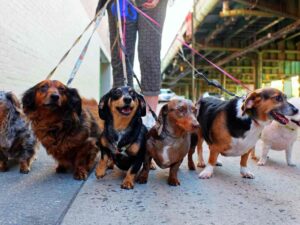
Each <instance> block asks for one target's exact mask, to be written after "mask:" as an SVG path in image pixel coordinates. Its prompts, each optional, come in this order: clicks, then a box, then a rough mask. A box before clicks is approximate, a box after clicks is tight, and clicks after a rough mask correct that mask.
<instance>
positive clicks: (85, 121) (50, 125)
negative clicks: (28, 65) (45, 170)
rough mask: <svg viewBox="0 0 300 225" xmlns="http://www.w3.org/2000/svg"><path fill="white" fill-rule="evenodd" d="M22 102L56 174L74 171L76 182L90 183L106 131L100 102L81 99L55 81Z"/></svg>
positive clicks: (35, 89) (27, 94)
mask: <svg viewBox="0 0 300 225" xmlns="http://www.w3.org/2000/svg"><path fill="white" fill-rule="evenodd" d="M22 102H23V109H24V112H25V114H26V115H27V116H28V118H29V119H30V121H31V122H32V127H33V130H34V132H35V134H36V136H37V138H38V139H39V141H40V142H41V143H42V144H43V146H44V147H45V148H46V151H47V153H48V154H50V155H52V156H53V158H54V159H55V160H56V161H57V162H58V166H57V168H56V172H58V173H63V172H66V171H67V170H72V171H73V177H74V179H77V180H85V179H87V176H88V172H89V171H90V169H91V168H92V167H93V165H94V161H95V158H96V155H97V153H98V151H99V148H98V146H97V142H98V140H99V138H100V134H101V131H102V130H103V122H102V121H101V120H100V119H99V117H98V115H97V114H98V113H97V112H98V106H97V102H96V101H95V100H86V99H82V98H81V97H80V96H79V94H78V92H77V90H76V89H74V88H68V87H66V86H65V85H64V84H62V83H61V82H59V81H56V80H44V81H42V82H40V83H38V84H37V85H35V86H34V87H32V88H30V89H29V90H27V91H26V92H25V93H24V96H23V99H22Z"/></svg>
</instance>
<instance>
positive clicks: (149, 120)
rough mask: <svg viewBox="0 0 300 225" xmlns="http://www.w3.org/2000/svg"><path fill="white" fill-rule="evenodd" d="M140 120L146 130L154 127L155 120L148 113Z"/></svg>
mask: <svg viewBox="0 0 300 225" xmlns="http://www.w3.org/2000/svg"><path fill="white" fill-rule="evenodd" d="M142 120H143V124H144V125H145V126H146V128H147V130H150V129H151V128H152V127H153V126H154V125H155V119H154V118H153V116H152V114H151V113H150V112H149V113H148V114H147V115H146V116H144V117H143V118H142Z"/></svg>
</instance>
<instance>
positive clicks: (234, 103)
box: [197, 88, 298, 179]
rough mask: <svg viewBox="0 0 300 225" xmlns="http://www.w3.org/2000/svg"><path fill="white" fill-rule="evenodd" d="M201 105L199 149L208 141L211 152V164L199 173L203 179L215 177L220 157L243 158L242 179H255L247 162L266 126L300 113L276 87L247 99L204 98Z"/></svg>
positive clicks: (251, 95) (253, 94)
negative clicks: (215, 169) (223, 99)
mask: <svg viewBox="0 0 300 225" xmlns="http://www.w3.org/2000/svg"><path fill="white" fill-rule="evenodd" d="M198 104H199V112H198V115H197V119H198V121H199V123H200V127H201V129H200V132H199V135H198V137H199V144H198V146H199V145H200V146H201V145H202V143H203V139H204V140H205V141H206V142H207V144H208V145H209V150H210V155H209V161H208V165H207V166H206V167H205V169H204V170H203V171H202V172H201V173H200V174H199V177H200V178H202V179H205V178H210V177H211V176H212V174H213V168H214V165H215V164H216V161H217V158H218V155H219V154H222V155H224V156H241V161H240V165H241V167H240V173H241V175H242V177H244V178H254V175H253V174H252V173H251V172H250V171H249V170H248V168H247V161H248V156H249V153H250V149H251V148H253V147H254V146H255V144H256V142H257V140H258V139H259V136H260V134H261V131H262V130H263V128H264V126H265V125H267V124H269V123H270V122H271V120H272V119H275V120H278V121H280V122H281V123H287V122H288V119H287V118H285V117H284V115H287V116H291V115H295V114H296V113H297V112H298V110H297V109H296V108H295V107H294V106H293V105H291V104H290V103H288V102H287V100H286V96H285V95H284V94H283V93H282V92H280V91H279V90H277V89H274V88H263V89H258V90H255V91H253V92H252V93H250V94H249V95H248V96H247V98H246V99H242V98H234V99H232V100H229V101H221V100H218V99H216V98H203V99H200V101H199V102H198Z"/></svg>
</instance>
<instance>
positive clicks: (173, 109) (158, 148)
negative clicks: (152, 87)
mask: <svg viewBox="0 0 300 225" xmlns="http://www.w3.org/2000/svg"><path fill="white" fill-rule="evenodd" d="M197 128H199V123H198V121H197V119H196V108H195V106H194V105H193V103H192V102H191V101H190V100H185V99H182V100H178V99H173V100H171V101H170V102H168V103H167V104H165V105H164V106H163V107H162V108H161V110H160V113H159V117H158V121H157V124H156V125H155V126H154V127H152V128H151V129H150V131H149V133H148V135H147V143H146V149H147V152H146V156H145V161H144V164H143V169H142V171H141V173H140V174H139V177H138V180H137V181H138V182H139V183H142V184H144V183H147V180H148V174H149V169H150V165H151V160H152V158H153V159H154V161H155V162H156V164H157V165H158V166H159V167H160V168H162V169H165V168H170V170H169V178H168V184H169V185H171V186H178V185H180V181H179V179H178V178H177V172H178V169H179V167H180V165H181V163H182V161H183V158H184V157H185V156H186V155H187V153H188V152H189V150H190V148H195V146H196V144H197V139H195V138H197V136H196V137H195V135H192V134H193V132H194V131H195V130H196V129H197ZM191 146H192V147H191Z"/></svg>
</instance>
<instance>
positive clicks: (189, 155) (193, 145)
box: [188, 134, 198, 170]
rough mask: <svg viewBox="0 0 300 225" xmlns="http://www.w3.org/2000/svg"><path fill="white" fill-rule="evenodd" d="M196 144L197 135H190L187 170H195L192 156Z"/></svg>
mask: <svg viewBox="0 0 300 225" xmlns="http://www.w3.org/2000/svg"><path fill="white" fill-rule="evenodd" d="M197 143H198V135H197V134H191V144H190V149H189V153H188V167H189V170H196V166H195V164H194V160H193V154H194V152H195V148H196V146H197Z"/></svg>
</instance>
